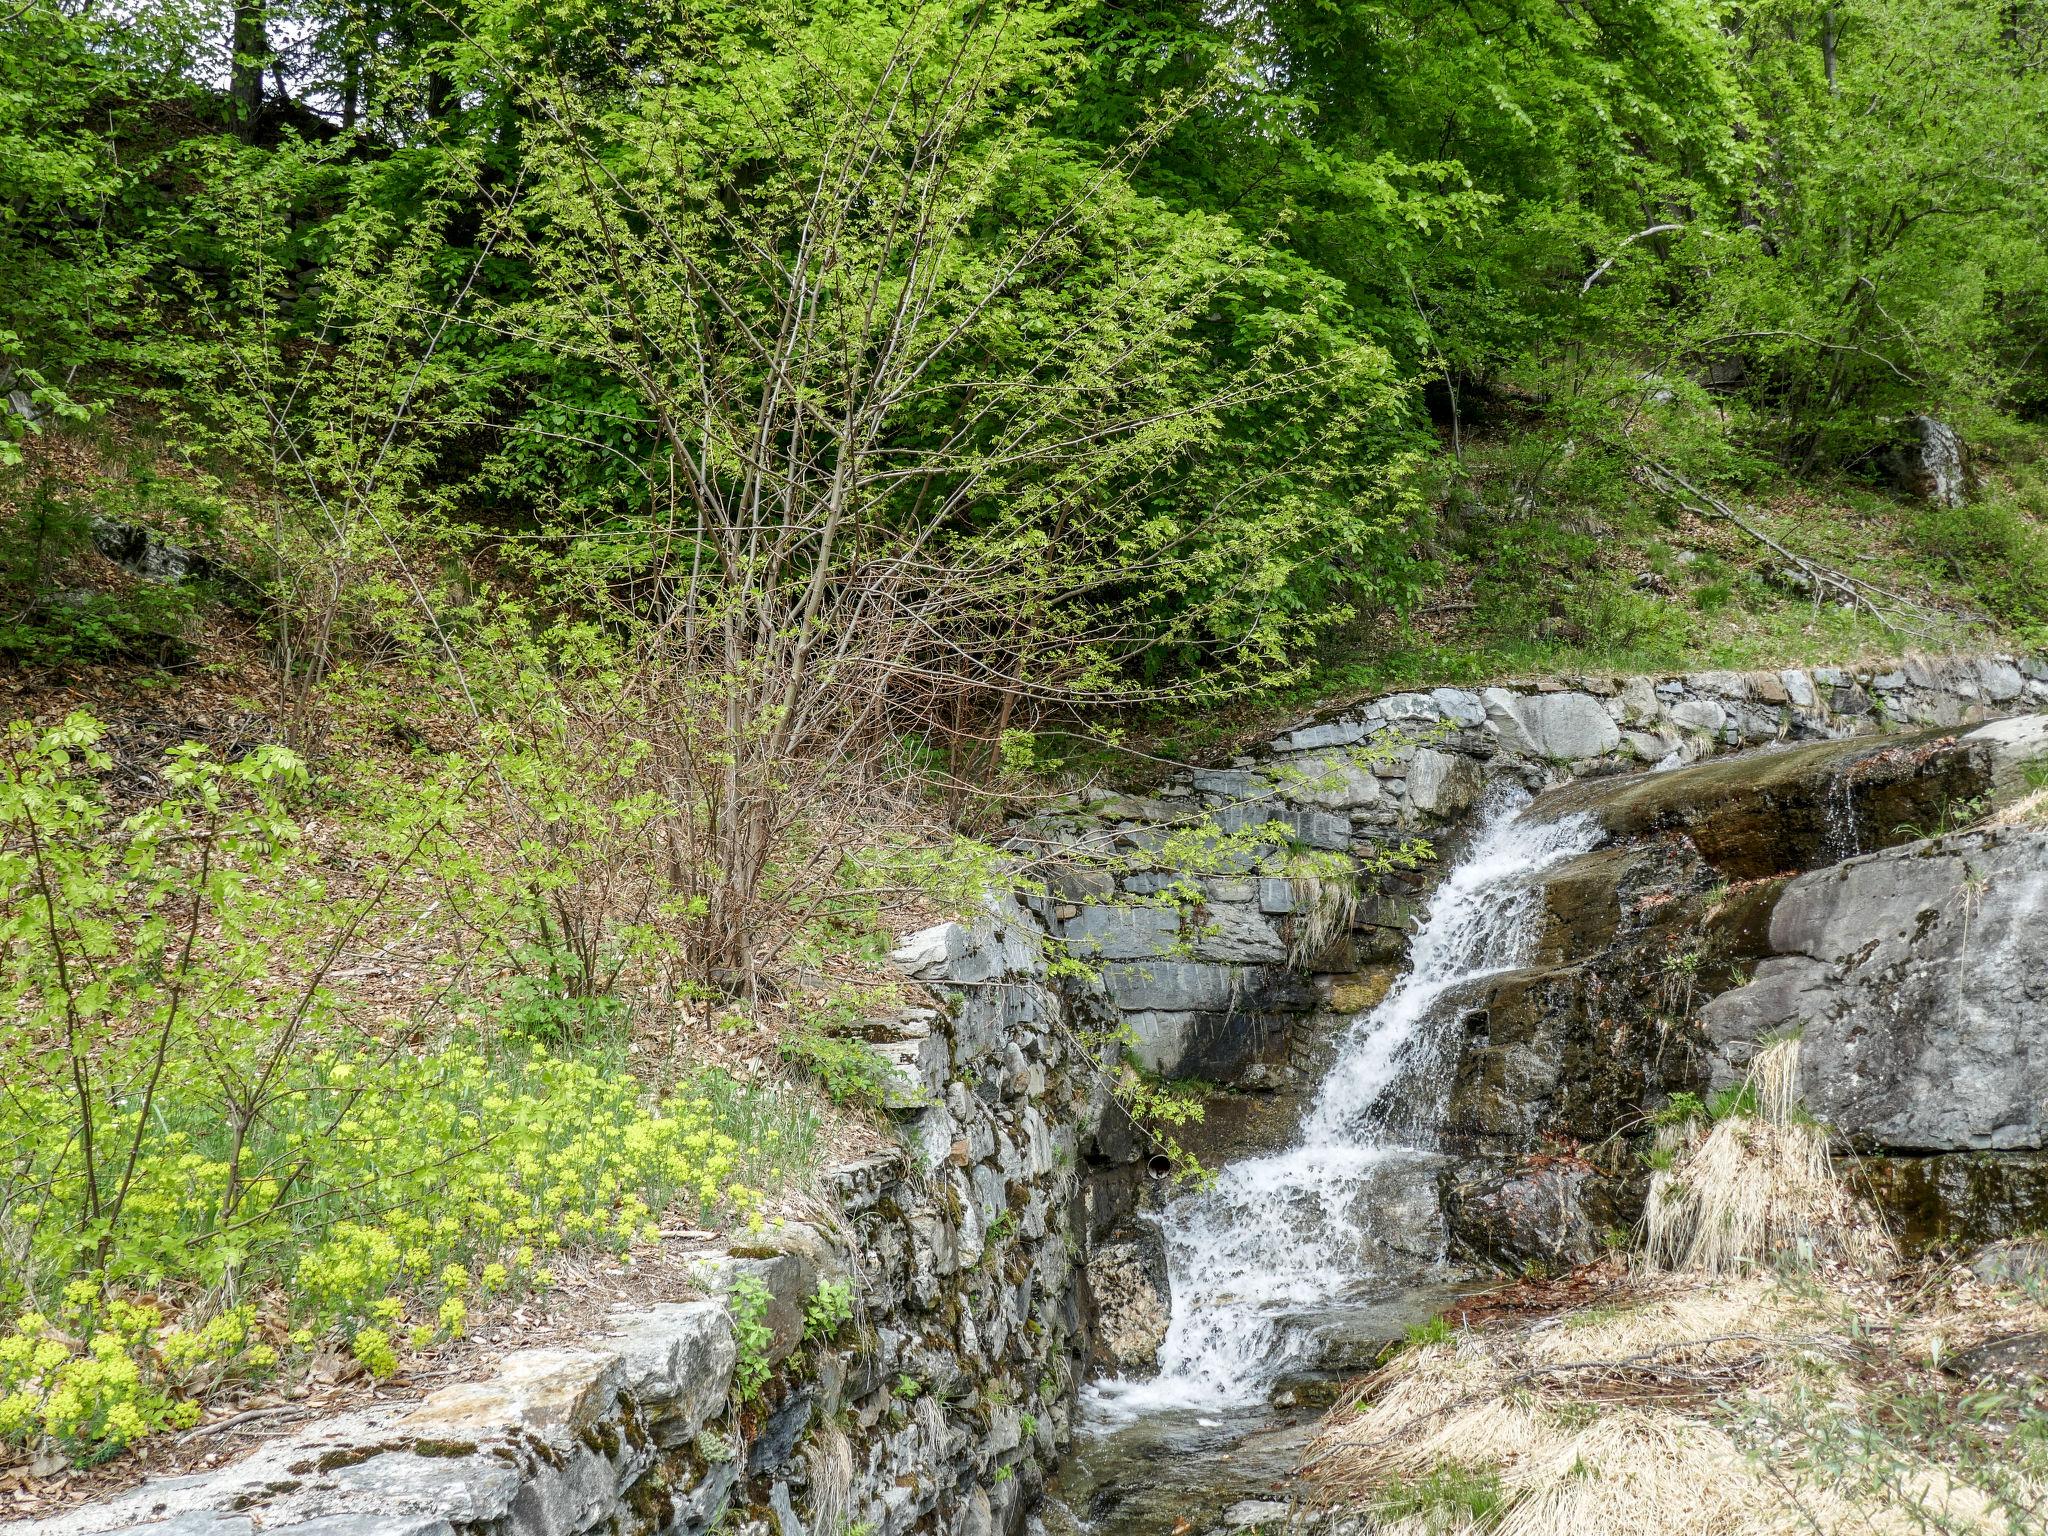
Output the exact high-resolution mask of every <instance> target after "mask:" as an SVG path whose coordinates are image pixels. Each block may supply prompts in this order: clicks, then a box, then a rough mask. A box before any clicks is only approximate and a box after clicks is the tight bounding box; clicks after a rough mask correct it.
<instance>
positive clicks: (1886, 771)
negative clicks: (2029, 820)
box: [1440, 716, 2048, 1267]
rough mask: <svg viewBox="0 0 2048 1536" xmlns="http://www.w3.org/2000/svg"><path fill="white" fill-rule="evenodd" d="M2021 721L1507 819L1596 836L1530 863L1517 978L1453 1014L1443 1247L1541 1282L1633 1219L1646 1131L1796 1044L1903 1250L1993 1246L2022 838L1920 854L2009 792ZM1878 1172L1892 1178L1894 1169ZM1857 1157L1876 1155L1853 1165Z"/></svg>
mask: <svg viewBox="0 0 2048 1536" xmlns="http://www.w3.org/2000/svg"><path fill="white" fill-rule="evenodd" d="M2043 760H2048V717H2043V716H2023V717H2016V718H2014V719H2010V720H2006V721H2001V722H1996V723H1993V724H1989V725H1985V726H1981V727H1977V728H1974V729H1971V730H1967V731H1943V730H1934V731H1924V730H1923V731H1920V732H1917V733H1907V734H1902V735H1897V736H1892V737H1887V738H1883V739H1881V740H1875V741H1873V740H1870V739H1867V738H1866V739H1847V740H1842V741H1836V742H1826V743H1818V744H1814V745H1811V746H1801V747H1792V748H1787V749H1781V750H1779V751H1775V752H1767V753H1761V754H1753V755H1745V756H1740V757H1731V758H1726V759H1720V760H1717V761H1714V762H1710V763H1704V764H1700V765H1696V766H1694V767H1691V768H1685V769H1681V770H1678V771H1675V772H1669V773H1661V774H1648V775H1638V776H1634V777H1631V778H1626V779H1610V780H1600V781H1582V782H1579V783H1576V784H1573V785H1570V786H1568V787H1565V788H1562V789H1559V790H1556V791H1554V792H1552V793H1551V794H1549V795H1546V796H1544V797H1543V798H1542V799H1541V800H1539V801H1538V802H1537V805H1536V806H1535V807H1533V808H1532V810H1531V812H1530V813H1529V814H1542V815H1583V816H1590V817H1593V818H1595V819H1596V820H1597V821H1598V822H1599V823H1600V825H1601V828H1602V830H1603V833H1604V835H1605V836H1606V838H1607V839H1608V841H1607V843H1606V846H1603V847H1601V848H1599V849H1598V850H1596V851H1595V852H1593V853H1590V854H1586V855H1583V856H1581V857H1580V858H1578V859H1575V860H1573V861H1571V862H1570V863H1568V864H1566V865H1563V866H1561V867H1560V868H1559V869H1557V870H1556V871H1554V872H1552V873H1551V874H1550V875H1549V876H1548V877H1547V878H1546V880H1545V884H1544V923H1543V931H1542V933H1541V935H1540V937H1539V939H1538V942H1537V945H1536V952H1535V955H1534V957H1533V960H1532V963H1531V965H1530V966H1528V967H1527V968H1525V969H1522V970H1519V971H1514V972H1509V973H1506V974H1503V975H1499V976H1494V977H1489V978H1486V979H1485V980H1484V981H1482V982H1481V983H1479V984H1477V985H1475V986H1473V987H1472V988H1470V989H1468V992H1467V994H1466V995H1464V996H1462V997H1461V998H1460V999H1458V1002H1459V1005H1460V1024H1459V1028H1460V1039H1459V1040H1458V1042H1457V1043H1456V1046H1455V1048H1454V1050H1453V1051H1452V1053H1451V1057H1452V1060H1453V1061H1454V1062H1455V1066H1454V1068H1453V1076H1452V1080H1451V1083H1450V1086H1449V1089H1448V1092H1447V1095H1446V1098H1445V1103H1444V1110H1443V1114H1442V1118H1441V1121H1440V1123H1441V1124H1442V1125H1443V1127H1444V1139H1445V1145H1446V1148H1447V1150H1449V1151H1451V1152H1452V1153H1453V1154H1454V1155H1455V1156H1456V1158H1457V1161H1456V1162H1455V1163H1454V1164H1453V1166H1452V1167H1451V1168H1450V1169H1449V1170H1448V1171H1447V1173H1446V1175H1445V1179H1444V1185H1443V1196H1444V1202H1445V1212H1446V1218H1447V1221H1448V1223H1449V1227H1450V1230H1451V1234H1452V1239H1453V1242H1454V1245H1455V1246H1456V1247H1457V1248H1459V1249H1460V1250H1461V1251H1463V1252H1464V1253H1466V1254H1467V1255H1468V1256H1471V1257H1475V1258H1478V1259H1481V1260H1483V1261H1485V1262H1489V1263H1494V1264H1500V1265H1506V1266H1511V1267H1519V1266H1522V1265H1525V1264H1527V1263H1530V1262H1538V1263H1543V1264H1548V1265H1569V1264H1572V1263H1578V1262H1582V1261H1583V1260H1584V1259H1585V1258H1587V1257H1589V1256H1591V1254H1592V1253H1593V1252H1595V1251H1597V1247H1598V1246H1599V1244H1600V1243H1602V1242H1604V1241H1605V1240H1606V1239H1607V1234H1608V1233H1610V1232H1611V1231H1613V1230H1614V1229H1616V1228H1621V1227H1626V1226H1628V1225H1629V1224H1631V1223H1632V1222H1633V1221H1634V1220H1635V1219H1636V1216H1637V1214H1638V1213H1639V1211H1640V1208H1641V1202H1642V1198H1643V1195H1644V1191H1645V1188H1646V1184H1647V1180H1646V1176H1645V1172H1644V1168H1643V1164H1642V1160H1641V1156H1640V1154H1641V1153H1642V1150H1643V1147H1644V1146H1645V1145H1646V1143H1647V1139H1648V1122H1649V1118H1650V1117H1651V1116H1652V1115H1653V1114H1654V1113H1655V1112H1656V1111H1657V1110H1658V1109H1659V1108H1660V1107H1661V1106H1663V1105H1664V1104H1665V1103H1667V1102H1668V1101H1669V1100H1670V1098H1671V1097H1672V1096H1674V1095H1676V1094H1679V1093H1691V1094H1695V1095H1699V1096H1706V1095H1708V1094H1709V1093H1711V1092H1712V1091H1714V1090H1717V1089H1721V1088H1726V1087H1729V1086H1731V1085H1733V1084H1735V1083H1738V1082H1739V1081H1740V1080H1741V1077H1742V1075H1743V1072H1744V1070H1745V1068H1746V1067H1747V1065H1748V1062H1749V1060H1750V1057H1751V1056H1752V1055H1753V1054H1754V1052H1755V1050H1756V1049H1757V1047H1758V1045H1759V1044H1760V1043H1761V1042H1764V1041H1767V1040H1769V1039H1773V1038H1777V1037H1780V1036H1782V1035H1783V1034H1785V1033H1788V1032H1794V1031H1796V1032H1800V1033H1801V1034H1802V1035H1803V1038H1804V1040H1805V1048H1804V1050H1803V1051H1802V1057H1801V1059H1802V1063H1803V1068H1802V1081H1801V1085H1800V1087H1801V1094H1802V1097H1803V1099H1804V1101H1805V1103H1806V1105H1807V1107H1808V1108H1809V1109H1810V1110H1812V1111H1813V1112H1814V1113H1815V1114H1816V1115H1818V1116H1819V1117H1821V1118H1822V1119H1824V1120H1826V1121H1827V1122H1828V1123H1829V1124H1831V1125H1832V1126H1833V1127H1834V1128H1835V1129H1836V1130H1837V1131H1838V1132H1839V1133H1840V1135H1841V1137H1842V1142H1843V1146H1844V1147H1845V1149H1849V1148H1853V1149H1857V1150H1860V1151H1863V1152H1866V1153H1871V1154H1882V1155H1883V1159H1884V1160H1888V1161H1883V1160H1880V1161H1873V1162H1872V1163H1871V1164H1870V1167H1869V1173H1870V1177H1871V1178H1872V1180H1873V1181H1875V1183H1876V1184H1878V1185H1880V1186H1882V1188H1883V1190H1884V1191H1886V1192H1887V1203H1888V1204H1890V1205H1892V1206H1893V1208H1894V1209H1895V1210H1896V1211H1897V1212H1898V1213H1900V1220H1901V1221H1902V1222H1904V1223H1905V1224H1906V1225H1907V1226H1909V1227H1911V1228H1912V1229H1913V1230H1914V1231H1915V1232H1917V1233H1921V1234H1924V1235H1927V1236H1952V1237H1958V1238H1960V1237H1964V1236H1970V1235H1981V1234H1993V1233H1996V1232H1999V1231H2011V1230H2014V1228H2013V1227H2012V1226H2011V1225H2009V1224H2008V1223H2010V1222H2011V1221H2012V1220H2014V1219H2015V1218H2016V1217H2018V1216H2019V1215H2020V1214H2021V1213H2024V1212H2026V1211H2030V1210H2032V1209H2034V1208H2035V1205H2036V1203H2037V1200H2038V1199H2039V1197H2040V1196H2041V1195H2042V1194H2043V1193H2048V1182H2044V1181H2042V1180H2041V1178H2040V1175H2039V1173H2038V1172H2037V1171H2036V1170H2035V1167H2034V1165H2033V1164H2032V1163H2031V1162H2020V1163H2015V1164H2013V1165H2012V1166H2010V1167H1997V1168H1994V1167H1991V1166H1990V1165H1988V1164H1986V1163H1984V1162H1983V1161H1982V1159H1981V1158H1980V1159H1979V1160H1978V1161H1976V1162H1971V1163H1967V1164H1965V1163H1954V1164H1950V1165H1946V1166H1937V1163H1938V1162H1939V1159H1932V1158H1926V1157H1923V1156H1921V1154H1925V1153H1954V1154H1963V1153H1984V1152H1990V1151H1997V1150H2007V1149H2011V1150H2028V1151H2031V1150H2033V1149H2038V1148H2041V1147H2043V1146H2048V1108H2044V1106H2048V1037H2044V1036H2043V1034H2042V1026H2043V1023H2044V1022H2048V980H2044V979H2043V978H2044V977H2048V966H2044V964H2043V962H2044V961H2048V835H2044V834H2041V833H2021V832H2017V831H2010V832H2004V833H1979V834H1972V835H1970V836H1966V837H1947V838H1934V839H1928V838H1926V837H1924V836H1923V834H1924V833H1925V832H1926V831H1927V830H1929V829H1930V828H1936V827H1939V826H1940V825H1942V824H1943V823H1944V822H1945V821H1947V820H1949V819H1951V818H1953V817H1954V816H1956V815H1958V814H1975V813H1977V812H1979V811H1982V810H1983V809H1986V808H1988V807H1989V806H1991V805H1993V804H1996V803H1999V802H2000V801H2003V800H2008V799H2011V798H2014V797H2015V796H2017V795H2018V794H2020V793H2022V792H2023V791H2024V789H2025V787H2026V783H2027V780H2026V777H2025V773H2024V771H2023V770H2024V769H2025V767H2026V765H2028V764H2031V763H2035V762H2039V761H2043ZM1902 1157H1905V1158H1907V1159H1908V1161H1907V1162H1900V1161H1899V1160H1900V1159H1901V1158H1902ZM1880 1162H1882V1165H1880Z"/></svg>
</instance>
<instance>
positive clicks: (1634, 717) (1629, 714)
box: [1619, 677, 1661, 726]
mask: <svg viewBox="0 0 2048 1536" xmlns="http://www.w3.org/2000/svg"><path fill="white" fill-rule="evenodd" d="M1619 703H1620V706H1621V718H1622V720H1623V721H1625V722H1626V723H1627V724H1629V725H1634V726H1649V725H1655V724H1656V723H1657V720H1658V718H1659V716H1660V714H1661V710H1660V707H1659V704H1658V700H1657V690H1656V687H1655V686H1654V685H1653V684H1652V683H1651V682H1650V680H1649V679H1648V678H1647V677H1631V678H1629V679H1628V680H1627V681H1626V682H1624V683H1623V684H1622V685H1621V694H1620V698H1619Z"/></svg>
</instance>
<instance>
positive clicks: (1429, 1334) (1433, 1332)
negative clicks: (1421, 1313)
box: [1407, 1314, 1457, 1349]
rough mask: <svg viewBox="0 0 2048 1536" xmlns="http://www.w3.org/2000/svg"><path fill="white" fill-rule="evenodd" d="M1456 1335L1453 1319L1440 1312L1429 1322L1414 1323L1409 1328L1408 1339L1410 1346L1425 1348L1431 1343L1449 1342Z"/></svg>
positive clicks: (1412, 1347)
mask: <svg viewBox="0 0 2048 1536" xmlns="http://www.w3.org/2000/svg"><path fill="white" fill-rule="evenodd" d="M1456 1336H1457V1335H1456V1332H1455V1330H1453V1329H1452V1327H1451V1320H1450V1319H1449V1318H1447V1317H1444V1316H1442V1315H1441V1314H1439V1315H1438V1316H1436V1317H1432V1318H1430V1319H1429V1320H1428V1321H1427V1322H1422V1323H1416V1324H1413V1325H1412V1326H1411V1327H1410V1328H1409V1329H1408V1333H1407V1340H1408V1346H1409V1348H1411V1349H1424V1348H1427V1347H1428V1346H1429V1345H1431V1344H1448V1343H1450V1342H1451V1340H1452V1339H1453V1338H1455V1337H1456Z"/></svg>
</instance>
